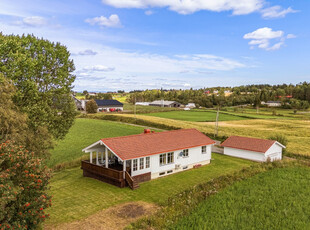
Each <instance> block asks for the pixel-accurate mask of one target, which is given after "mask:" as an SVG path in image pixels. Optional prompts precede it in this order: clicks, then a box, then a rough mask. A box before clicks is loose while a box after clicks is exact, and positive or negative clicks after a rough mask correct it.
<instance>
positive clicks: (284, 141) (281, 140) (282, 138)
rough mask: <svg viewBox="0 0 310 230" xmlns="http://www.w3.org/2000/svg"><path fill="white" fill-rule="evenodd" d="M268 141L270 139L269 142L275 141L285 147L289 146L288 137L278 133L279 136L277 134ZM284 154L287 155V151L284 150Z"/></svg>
mask: <svg viewBox="0 0 310 230" xmlns="http://www.w3.org/2000/svg"><path fill="white" fill-rule="evenodd" d="M268 139H269V140H275V141H277V142H279V143H281V144H282V145H284V146H287V144H288V139H287V137H286V136H285V135H283V134H278V133H277V134H275V135H273V136H270V137H269V138H268ZM283 152H284V153H285V149H283Z"/></svg>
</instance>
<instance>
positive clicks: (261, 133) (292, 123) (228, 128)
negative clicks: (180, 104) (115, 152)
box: [117, 114, 310, 156]
mask: <svg viewBox="0 0 310 230" xmlns="http://www.w3.org/2000/svg"><path fill="white" fill-rule="evenodd" d="M117 116H125V117H134V115H133V114H119V115H117ZM136 117H137V119H143V120H145V121H150V122H154V123H158V124H165V125H170V126H174V127H177V128H196V129H198V130H200V131H203V132H206V133H214V122H192V121H180V120H174V119H167V118H161V117H154V116H147V115H136ZM275 133H279V134H283V135H285V136H286V137H287V138H288V140H289V143H288V146H287V150H288V151H290V152H292V153H297V154H301V155H308V156H310V141H309V140H310V120H295V119H294V120H289V119H288V120H285V119H249V120H239V121H222V122H219V135H220V136H231V135H240V136H249V137H257V138H268V137H270V136H273V135H274V134H275Z"/></svg>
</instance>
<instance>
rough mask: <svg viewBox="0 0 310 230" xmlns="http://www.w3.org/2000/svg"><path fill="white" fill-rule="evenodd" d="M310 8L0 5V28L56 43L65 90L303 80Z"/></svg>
mask: <svg viewBox="0 0 310 230" xmlns="http://www.w3.org/2000/svg"><path fill="white" fill-rule="evenodd" d="M309 10H310V1H306V0H304V1H303V0H300V1H296V0H281V1H280V0H279V1H272V0H270V1H267V0H265V1H264V0H183V1H182V0H89V1H82V0H75V1H74V0H53V1H47V0H31V1H30V0H23V1H22V0H0V31H1V32H2V33H4V34H11V33H14V34H22V33H33V34H34V35H36V36H38V37H44V38H46V39H49V40H51V41H55V42H56V41H57V42H58V41H59V42H61V43H62V44H64V45H66V46H67V47H68V49H69V50H70V52H71V53H72V56H71V57H72V58H73V60H74V62H75V65H76V71H75V74H76V76H77V79H76V82H75V90H77V91H82V90H84V89H87V90H89V91H110V90H118V89H123V90H126V91H128V90H133V89H152V88H161V87H163V88H168V89H169V88H177V89H180V88H182V89H186V88H190V87H193V88H201V87H212V86H236V85H244V84H265V83H268V84H282V83H294V84H295V83H299V82H302V81H310V65H309V60H310V46H309V44H310V43H309V39H310V29H309V26H308V23H309V21H310V14H309Z"/></svg>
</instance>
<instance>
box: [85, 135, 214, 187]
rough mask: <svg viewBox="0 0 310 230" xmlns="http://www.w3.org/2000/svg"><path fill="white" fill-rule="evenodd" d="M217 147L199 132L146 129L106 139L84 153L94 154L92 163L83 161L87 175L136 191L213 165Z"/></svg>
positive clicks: (87, 148)
mask: <svg viewBox="0 0 310 230" xmlns="http://www.w3.org/2000/svg"><path fill="white" fill-rule="evenodd" d="M214 143H215V142H214V141H213V140H212V139H210V138H209V137H207V136H206V135H204V134H203V133H201V132H199V131H198V130H196V129H180V130H173V131H165V132H157V133H154V132H151V131H150V130H149V129H146V130H144V133H142V134H138V135H130V136H123V137H113V138H104V139H101V140H99V141H97V142H95V143H94V144H92V145H90V146H88V147H86V148H85V149H83V151H84V152H87V153H90V160H89V161H82V169H83V174H84V176H88V177H93V178H96V179H99V180H103V181H105V182H108V183H111V184H114V185H117V186H119V187H124V186H125V185H126V184H128V185H129V186H130V187H131V188H135V187H137V183H139V182H143V181H147V180H151V179H154V178H158V177H161V176H165V175H169V174H172V173H176V172H181V171H184V170H188V169H191V168H195V167H199V166H201V165H206V164H209V163H210V160H211V146H212V145H213V144H214ZM93 153H95V155H96V156H95V158H94V155H93ZM135 184H136V185H135Z"/></svg>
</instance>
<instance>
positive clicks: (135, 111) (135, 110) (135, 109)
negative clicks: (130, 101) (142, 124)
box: [133, 95, 137, 123]
mask: <svg viewBox="0 0 310 230" xmlns="http://www.w3.org/2000/svg"><path fill="white" fill-rule="evenodd" d="M136 103H137V97H136V95H135V106H134V109H133V110H134V114H135V123H137V117H136V113H137V108H136V107H137V105H136Z"/></svg>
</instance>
